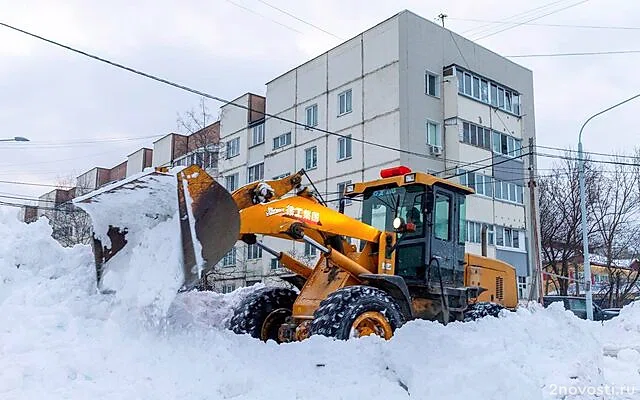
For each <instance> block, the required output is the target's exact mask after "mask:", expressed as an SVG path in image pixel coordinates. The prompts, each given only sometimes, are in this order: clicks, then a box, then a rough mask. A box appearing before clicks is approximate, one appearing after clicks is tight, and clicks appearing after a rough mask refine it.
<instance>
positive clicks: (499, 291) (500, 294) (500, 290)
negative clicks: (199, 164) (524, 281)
mask: <svg viewBox="0 0 640 400" xmlns="http://www.w3.org/2000/svg"><path fill="white" fill-rule="evenodd" d="M496 297H497V298H498V299H499V300H504V279H503V278H502V277H501V276H497V277H496Z"/></svg>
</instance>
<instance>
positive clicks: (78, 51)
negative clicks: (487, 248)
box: [0, 0, 429, 158]
mask: <svg viewBox="0 0 640 400" xmlns="http://www.w3.org/2000/svg"><path fill="white" fill-rule="evenodd" d="M227 1H230V0H227ZM0 26H4V27H6V28H9V29H12V30H14V31H16V32H20V33H23V34H25V35H28V36H31V37H33V38H36V39H39V40H42V41H45V42H47V43H50V44H53V45H55V46H58V47H62V48H63V49H66V50H69V51H72V52H74V53H77V54H80V55H83V56H85V57H89V58H91V59H94V60H97V61H100V62H103V63H105V64H108V65H111V66H113V67H116V68H120V69H123V70H125V71H128V72H131V73H134V74H136V75H140V76H143V77H145V78H148V79H151V80H154V81H157V82H160V83H164V84H166V85H169V86H173V87H175V88H178V89H181V90H184V91H187V92H190V93H193V94H197V95H198V96H201V97H205V98H208V99H211V100H215V101H217V102H220V103H224V105H232V106H235V107H238V108H242V109H244V110H247V111H251V112H257V113H260V114H262V115H264V116H265V117H269V118H272V119H276V120H279V121H282V122H287V123H290V124H293V125H296V126H301V127H304V128H305V129H310V130H315V131H318V132H322V133H326V134H328V135H332V136H337V137H340V138H343V139H350V140H352V141H354V142H358V143H363V144H367V145H370V146H375V147H379V148H382V149H385V150H391V151H397V152H400V153H405V154H410V155H414V156H417V157H421V158H429V156H427V155H426V154H423V153H418V152H415V151H410V150H403V149H400V148H397V147H393V146H387V145H384V144H381V143H375V142H371V141H368V140H364V139H359V138H355V137H352V136H351V135H343V134H340V133H336V132H331V131H329V130H327V129H322V128H317V127H310V126H308V125H306V124H303V123H301V122H297V121H293V120H290V119H288V118H284V117H280V116H278V115H274V114H268V113H266V112H263V111H260V110H254V109H252V108H251V107H249V106H245V105H244V104H238V103H233V102H231V101H229V100H225V99H223V98H221V97H218V96H214V95H211V94H208V93H205V92H202V91H200V90H196V89H193V88H190V87H188V86H185V85H182V84H179V83H176V82H173V81H169V80H167V79H164V78H160V77H158V76H156V75H152V74H149V73H146V72H143V71H140V70H137V69H134V68H131V67H127V66H126V65H123V64H120V63H117V62H115V61H110V60H108V59H106V58H102V57H99V56H96V55H93V54H90V53H87V52H85V51H82V50H79V49H76V48H74V47H71V46H68V45H65V44H62V43H60V42H56V41H54V40H51V39H47V38H45V37H42V36H39V35H37V34H35V33H31V32H28V31H25V30H23V29H20V28H17V27H14V26H12V25H9V24H6V23H4V22H0Z"/></svg>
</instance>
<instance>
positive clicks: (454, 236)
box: [426, 187, 464, 286]
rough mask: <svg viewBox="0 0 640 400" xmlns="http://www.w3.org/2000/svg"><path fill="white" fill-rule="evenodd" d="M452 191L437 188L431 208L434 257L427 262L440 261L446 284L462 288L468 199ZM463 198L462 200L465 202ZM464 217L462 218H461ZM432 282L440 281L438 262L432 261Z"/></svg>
mask: <svg viewBox="0 0 640 400" xmlns="http://www.w3.org/2000/svg"><path fill="white" fill-rule="evenodd" d="M461 196H462V195H461V194H458V193H454V192H452V191H450V190H447V189H444V188H440V187H435V188H434V191H433V203H432V206H431V207H430V209H431V215H430V217H431V232H430V238H429V239H430V242H431V246H430V248H431V254H430V255H429V258H428V259H427V260H426V261H427V264H429V261H430V260H432V259H434V258H435V259H436V260H438V263H439V264H440V272H441V273H442V279H443V281H444V282H446V283H447V284H450V285H454V286H458V285H462V283H463V282H462V281H463V278H464V277H463V271H464V265H463V262H464V241H463V242H462V244H460V240H459V238H460V236H461V231H460V230H461V229H462V228H461V226H462V224H463V223H464V222H462V223H461V221H464V217H463V216H461V215H460V214H461V212H464V211H463V210H464V197H461ZM461 199H462V201H461ZM461 218H462V219H461ZM427 274H428V276H427V279H428V281H429V282H432V283H435V282H439V279H440V277H439V275H438V270H437V263H436V262H435V261H433V262H432V264H431V267H430V268H429V270H428V271H427Z"/></svg>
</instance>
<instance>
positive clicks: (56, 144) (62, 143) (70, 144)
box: [0, 135, 163, 149]
mask: <svg viewBox="0 0 640 400" xmlns="http://www.w3.org/2000/svg"><path fill="white" fill-rule="evenodd" d="M161 136H163V135H149V136H139V137H131V138H109V139H95V140H77V141H60V142H58V141H56V142H46V141H45V142H39V141H29V143H25V144H13V145H11V144H7V143H0V148H12V149H14V148H20V149H37V148H59V147H78V146H83V145H93V144H105V143H119V142H131V141H138V140H143V139H151V138H157V137H161Z"/></svg>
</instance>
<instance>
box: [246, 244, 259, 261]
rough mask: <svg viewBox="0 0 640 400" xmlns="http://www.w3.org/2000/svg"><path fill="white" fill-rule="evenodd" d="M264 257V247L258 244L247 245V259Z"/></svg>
mask: <svg viewBox="0 0 640 400" xmlns="http://www.w3.org/2000/svg"><path fill="white" fill-rule="evenodd" d="M258 258H262V248H261V247H260V246H258V245H257V244H250V245H248V246H247V259H248V260H256V259H258Z"/></svg>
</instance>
